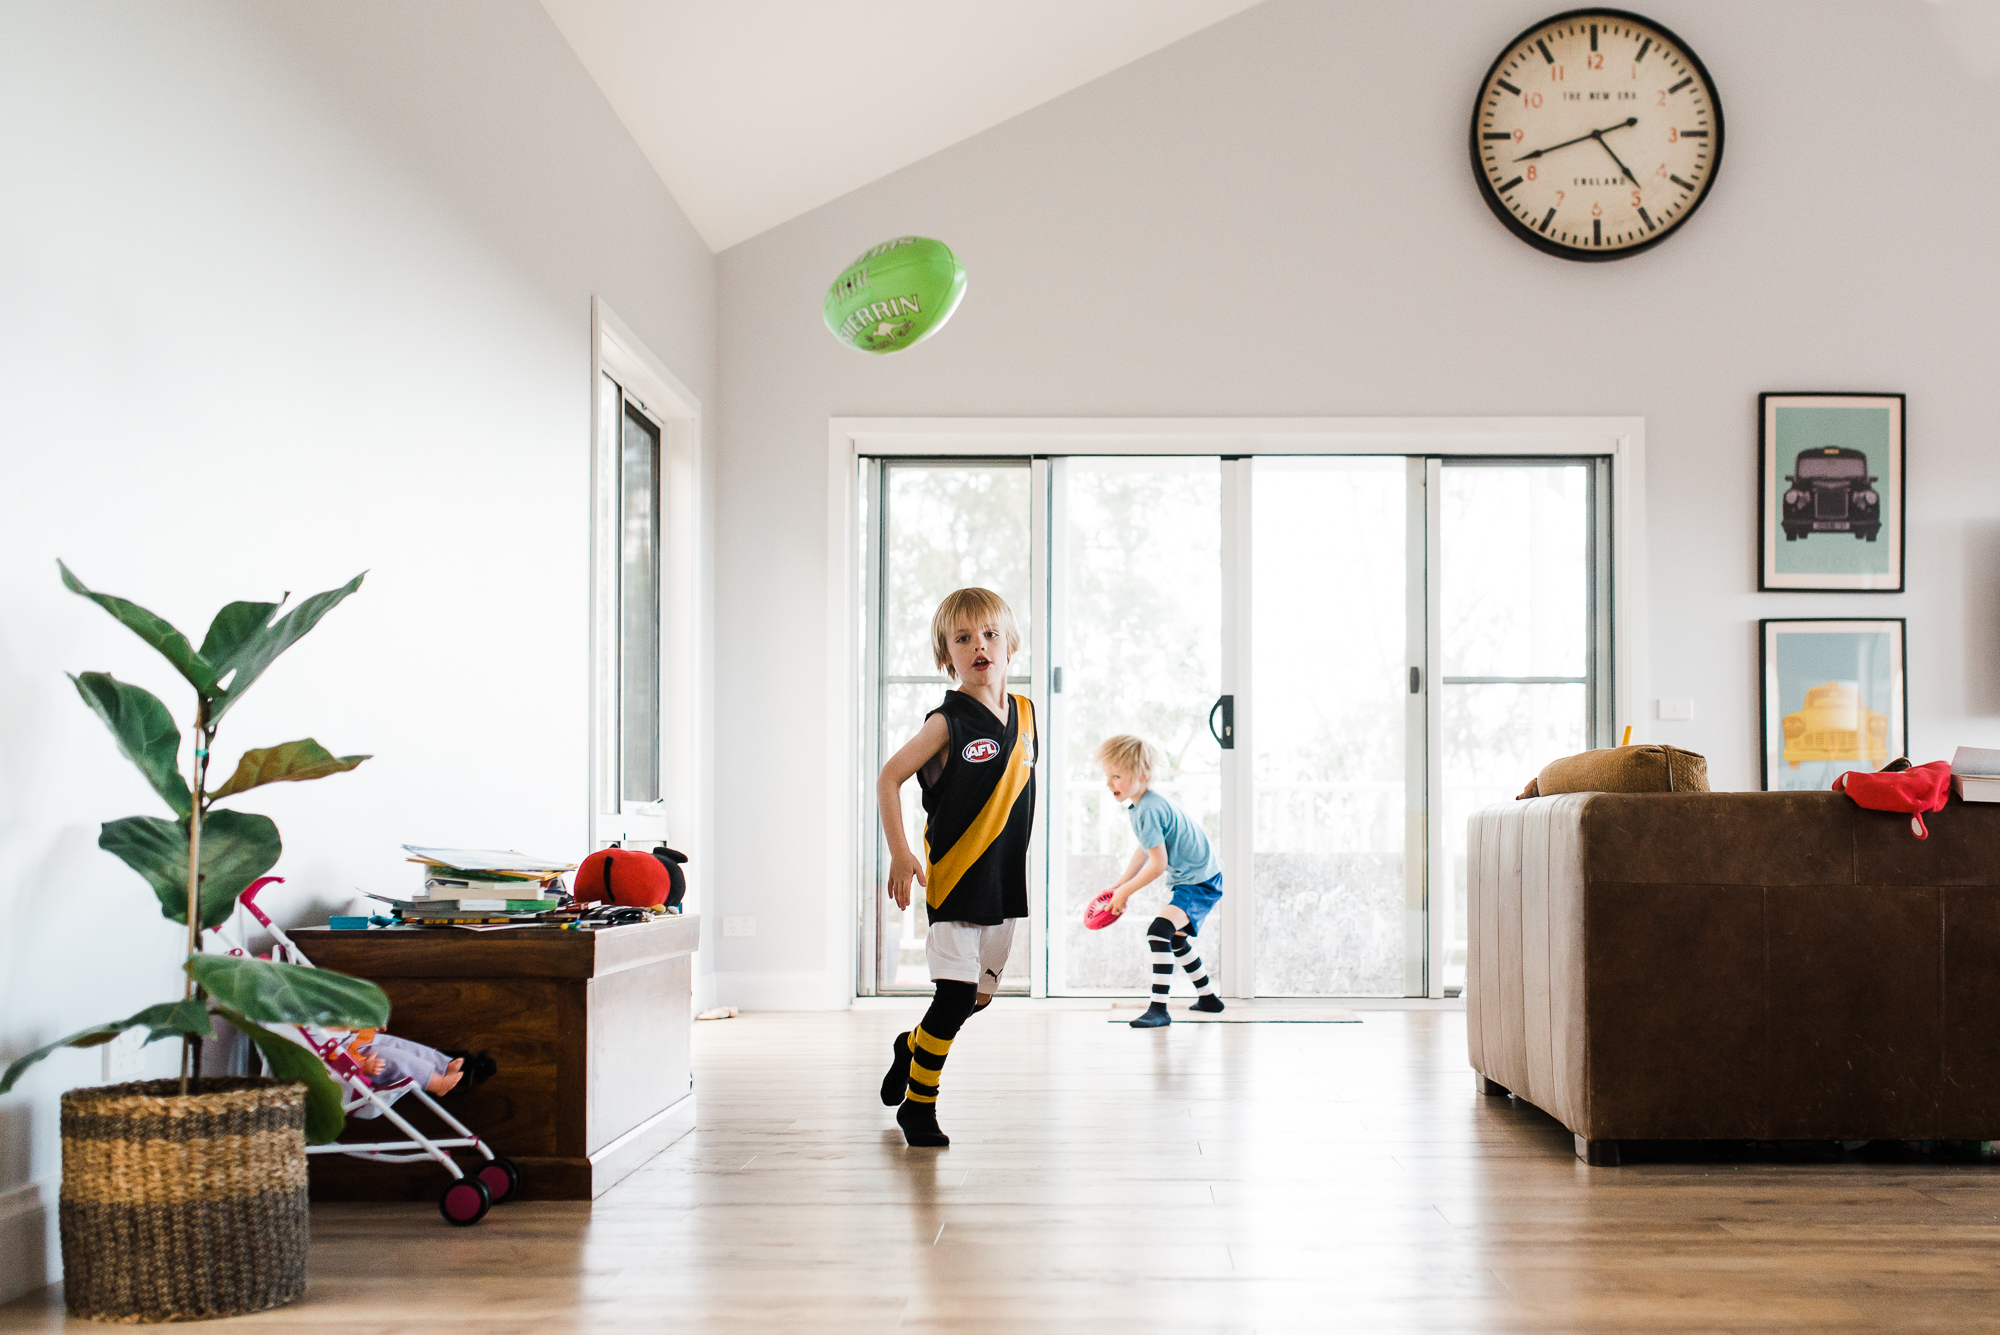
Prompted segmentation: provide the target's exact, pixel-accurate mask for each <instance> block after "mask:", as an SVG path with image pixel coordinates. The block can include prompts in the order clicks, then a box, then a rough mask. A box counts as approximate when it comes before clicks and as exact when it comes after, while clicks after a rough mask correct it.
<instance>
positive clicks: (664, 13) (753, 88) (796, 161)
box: [542, 0, 1258, 251]
mask: <svg viewBox="0 0 2000 1335" xmlns="http://www.w3.org/2000/svg"><path fill="white" fill-rule="evenodd" d="M1256 3H1258V0H866V2H865V3H864V2H863V0H542V4H543V7H544V8H546V9H547V10H548V12H549V16H550V17H551V18H553V19H554V20H555V22H556V26H557V27H558V28H560V29H561V30H562V33H563V35H564V36H565V37H567V38H568V39H569V43H570V45H571V46H572V47H574V48H575V49H576V53H577V55H578V56H580V57H581V58H582V60H583V63H584V66H585V68H587V69H588V70H589V71H590V73H591V76H592V77H593V78H594V79H596V80H597V85H598V87H600V88H601V89H603V90H604V95H605V97H606V98H608V99H609V100H610V102H611V106H612V108H613V109H614V110H615V111H616V112H617V113H618V116H619V118H620V119H622V120H623V121H624V122H625V125H626V128H627V129H629V130H630V131H631V132H632V137H633V138H634V139H636V140H638V142H639V147H640V148H641V149H642V150H644V152H645V154H646V157H647V158H648V160H650V161H651V162H652V164H653V169H654V170H655V171H657V172H658V173H659V174H660V179H661V180H662V181H664V182H665V183H666V185H667V188H668V189H669V190H671V191H673V194H674V198H675V199H676V200H678V201H679V202H680V206H681V208H682V209H684V210H686V212H687V215H688V217H689V218H691V219H692V220H693V221H694V225H695V227H696V229H697V230H699V231H700V233H701V235H702V238H703V239H704V240H706V241H707V242H708V245H709V248H710V249H711V250H717V251H719V250H723V249H726V248H727V247H729V246H733V245H735V244H736V243H737V242H739V241H742V240H745V239H746V238H749V237H752V236H755V235H757V234H758V233H759V232H762V231H765V230H767V229H769V228H772V227H775V226H777V225H778V224H779V223H781V222H784V221H785V220H787V219H789V218H795V217H797V216H798V215H799V214H801V213H804V212H806V211H807V210H809V209H812V208H815V207H817V206H818V205H821V204H824V203H826V202H827V201H828V200H830V199H835V198H837V197H839V196H841V195H844V194H846V193H847V192H848V191H850V190H853V189H855V188H857V187H859V186H863V185H866V184H867V183H868V182H870V181H873V180H876V179H878V178H880V177H882V176H886V175H887V174H888V173H890V172H893V171H895V170H896V169H897V168H899V167H904V166H908V165H909V164H910V163H912V162H915V161H917V160H918V159H919V158H923V157H926V156H928V155H929V154H932V153H935V152H937V151H938V150H939V149H941V148H945V147H948V146H949V145H951V144H955V143H957V142H958V141H959V140H961V139H965V138H968V137H970V136H972V135H975V134H978V133H979V132H980V131H981V130H984V129H987V128H989V127H990V126H993V125H997V124H999V123H1000V122H1001V121H1004V120H1006V119H1008V118H1009V117H1011V116H1017V115H1019V114H1020V113H1022V112H1023V111H1026V110H1028V109H1029V108H1030V107H1034V106H1037V105H1039V104H1041V103H1043V102H1046V101H1048V100H1049V99H1051V98H1053V97H1057V96H1060V95H1061V94H1063V93H1066V92H1068V91H1069V90H1070V89H1072V88H1076V87H1078V86H1080V85H1082V84H1085V83H1088V82H1089V81H1090V80H1092V79H1095V78H1097V77H1098V76H1100V75H1103V74H1106V73H1109V72H1110V71H1112V70H1114V69H1117V68H1118V67H1119V66H1121V65H1126V64H1130V63H1131V62H1132V61H1134V60H1137V59H1139V58H1140V57H1141V56H1145V55H1147V54H1149V53H1151V52H1154V51H1157V50H1159V49H1160V48H1161V47H1163V46H1167V45H1169V44H1170V43H1172V42H1175V41H1178V40H1179V39H1181V38H1182V37H1185V36H1187V35H1188V34H1189V33H1192V32H1196V31H1198V30H1200V29H1202V28H1205V27H1207V26H1209V25H1210V24H1212V23H1216V22H1218V21H1220V20H1222V19H1225V18H1228V17H1229V16H1230V15H1232V14H1236V13H1239V12H1241V11H1242V10H1245V9H1248V8H1250V7H1251V6H1252V5H1253V4H1256Z"/></svg>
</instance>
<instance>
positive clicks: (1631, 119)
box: [1514, 116, 1639, 162]
mask: <svg viewBox="0 0 2000 1335" xmlns="http://www.w3.org/2000/svg"><path fill="white" fill-rule="evenodd" d="M1638 123H1639V118H1638V117H1637V116H1627V117H1626V118H1625V119H1624V120H1622V121H1619V122H1618V123H1617V124H1616V125H1607V126H1605V127H1604V128H1603V129H1601V130H1592V131H1591V132H1590V133H1589V134H1580V135H1578V136H1577V137H1576V138H1574V139H1565V140H1563V141H1562V142H1561V143H1560V144H1550V145H1549V146H1548V147H1547V148H1538V149H1536V150H1535V151H1534V152H1532V153H1523V154H1522V155H1521V156H1520V157H1518V158H1515V159H1514V161H1516V162H1526V161H1528V159H1530V158H1538V157H1540V156H1542V154H1544V153H1553V152H1555V151H1556V150H1557V149H1559V148H1568V147H1569V146H1570V145H1571V144H1580V143H1582V142H1583V141H1584V140H1586V139H1596V138H1597V137H1598V136H1599V135H1601V134H1610V133H1611V132H1612V131H1613V130H1622V129H1624V128H1625V127H1626V126H1628V125H1637V124H1638Z"/></svg>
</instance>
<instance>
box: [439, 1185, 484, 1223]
mask: <svg viewBox="0 0 2000 1335" xmlns="http://www.w3.org/2000/svg"><path fill="white" fill-rule="evenodd" d="M492 1208H493V1197H492V1195H491V1193H489V1192H488V1191H487V1190H486V1184H485V1183H484V1182H481V1181H480V1180H479V1179H478V1178H476V1177H461V1178H459V1179H458V1180H457V1181H455V1182H452V1183H450V1184H448V1185H447V1186H446V1187H445V1189H444V1194H443V1195H442V1196H440V1197H438V1213H439V1214H441V1215H443V1216H444V1218H445V1222H446V1223H448V1224H457V1225H458V1226H459V1227H461V1228H463V1227H465V1226H466V1225H468V1224H476V1223H478V1222H479V1221H480V1220H482V1219H484V1218H485V1217H486V1212H487V1211H488V1210H490V1209H492Z"/></svg>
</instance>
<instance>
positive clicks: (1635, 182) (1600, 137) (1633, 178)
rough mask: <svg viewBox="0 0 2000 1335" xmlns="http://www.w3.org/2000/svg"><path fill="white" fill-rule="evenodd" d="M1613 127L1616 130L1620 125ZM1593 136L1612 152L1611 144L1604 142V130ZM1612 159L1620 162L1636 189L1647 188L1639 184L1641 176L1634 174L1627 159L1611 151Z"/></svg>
mask: <svg viewBox="0 0 2000 1335" xmlns="http://www.w3.org/2000/svg"><path fill="white" fill-rule="evenodd" d="M1611 128H1612V129H1614V130H1615V129H1617V128H1618V127H1617V126H1615V125H1614V126H1612V127H1611ZM1591 138H1593V139H1595V140H1596V141H1597V142H1598V145H1599V147H1601V148H1603V150H1604V151H1605V152H1606V153H1611V145H1609V144H1607V143H1605V142H1604V135H1603V133H1602V132H1599V133H1597V134H1594V135H1592V136H1591ZM1611 160H1612V161H1613V162H1615V163H1617V164H1618V170H1619V171H1621V172H1624V173H1625V179H1626V180H1628V181H1630V182H1631V183H1632V188H1633V189H1634V190H1643V189H1645V187H1644V186H1642V185H1640V184H1639V178H1638V177H1636V176H1634V175H1633V174H1632V169H1631V168H1630V167H1628V166H1626V165H1625V159H1623V158H1621V157H1619V156H1618V155H1617V154H1616V153H1611Z"/></svg>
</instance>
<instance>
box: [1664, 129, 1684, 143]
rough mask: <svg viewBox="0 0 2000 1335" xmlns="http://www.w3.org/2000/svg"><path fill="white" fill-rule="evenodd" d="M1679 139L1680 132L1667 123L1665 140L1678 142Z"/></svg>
mask: <svg viewBox="0 0 2000 1335" xmlns="http://www.w3.org/2000/svg"><path fill="white" fill-rule="evenodd" d="M1680 141H1681V132H1680V131H1679V130H1676V129H1675V128H1674V127H1673V126H1671V125H1669V126H1668V127H1667V142H1668V143H1670V144H1678V143H1679V142H1680Z"/></svg>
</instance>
